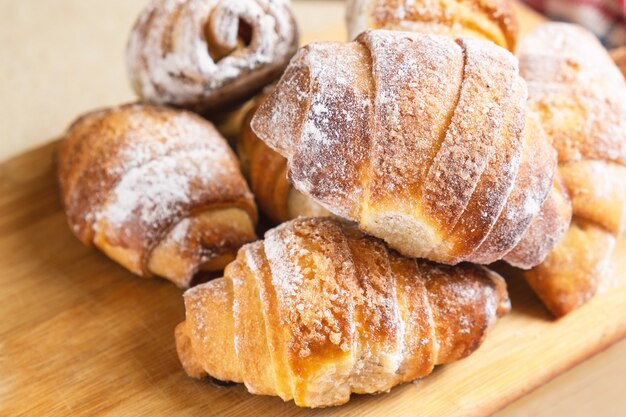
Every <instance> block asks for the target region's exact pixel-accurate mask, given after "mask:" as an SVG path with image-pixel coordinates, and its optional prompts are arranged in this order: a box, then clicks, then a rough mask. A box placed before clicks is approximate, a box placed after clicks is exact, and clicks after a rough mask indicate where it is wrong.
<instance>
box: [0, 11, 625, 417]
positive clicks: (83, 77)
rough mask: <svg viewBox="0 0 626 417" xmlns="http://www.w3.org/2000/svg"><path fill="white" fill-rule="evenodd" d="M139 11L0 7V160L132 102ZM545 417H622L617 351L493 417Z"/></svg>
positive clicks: (621, 360)
mask: <svg viewBox="0 0 626 417" xmlns="http://www.w3.org/2000/svg"><path fill="white" fill-rule="evenodd" d="M145 3H146V0H108V1H106V2H103V1H96V0H20V1H14V0H0V160H4V159H5V158H7V157H9V156H12V155H15V154H18V153H21V152H23V151H24V150H26V149H29V148H33V147H36V146H38V145H41V144H43V143H45V142H48V141H50V140H51V139H52V138H54V137H56V136H58V135H59V134H60V133H61V132H62V131H63V130H64V128H65V126H66V125H67V123H69V122H70V121H71V120H72V119H73V118H74V117H75V116H77V115H78V114H80V113H82V112H84V111H86V110H89V109H92V108H95V107H101V106H106V105H113V104H117V103H120V102H124V101H128V100H131V99H132V98H133V96H132V94H131V92H130V89H129V88H128V84H127V81H126V74H125V70H124V68H125V67H124V61H123V58H124V56H123V51H124V44H125V42H126V36H127V32H128V28H129V27H130V26H131V24H132V22H133V20H134V18H135V16H136V14H137V12H138V11H139V10H140V9H141V7H143V5H144V4H145ZM294 8H295V10H296V14H297V17H298V19H299V22H300V25H301V28H302V31H303V32H306V33H311V32H315V31H317V30H321V29H323V28H324V27H327V26H329V25H332V24H336V23H337V22H338V21H341V20H342V19H343V4H342V2H340V1H331V0H326V1H322V0H318V1H304V0H301V1H297V0H296V1H295V5H294ZM0 319H2V320H6V319H7V318H5V317H2V318H0ZM580 337H585V335H580ZM0 347H1V341H0ZM1 356H2V351H1V349H0V359H1ZM519 366H524V364H519ZM0 378H1V376H0ZM555 415H567V416H572V417H575V416H590V415H594V416H624V415H626V341H622V342H621V343H618V344H616V345H614V346H613V347H611V348H609V349H608V350H606V351H605V352H603V353H601V354H598V355H596V356H595V357H593V358H591V359H589V360H588V361H586V362H585V363H583V364H581V365H579V366H577V367H576V368H574V369H572V370H571V371H569V372H566V373H565V374H562V375H561V376H559V377H557V378H556V379H554V380H553V381H552V382H550V383H548V384H546V385H544V386H543V387H541V388H539V389H538V390H536V391H535V392H533V393H531V394H530V395H528V396H526V397H524V398H522V399H521V400H519V401H517V402H515V403H513V404H511V405H510V406H509V407H507V408H506V409H505V410H503V411H501V412H500V413H499V414H498V416H500V417H505V416H555Z"/></svg>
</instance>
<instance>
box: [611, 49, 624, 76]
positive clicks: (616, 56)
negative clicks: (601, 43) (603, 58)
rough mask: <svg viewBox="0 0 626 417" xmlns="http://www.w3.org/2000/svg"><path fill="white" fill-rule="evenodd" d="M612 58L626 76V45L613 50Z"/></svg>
mask: <svg viewBox="0 0 626 417" xmlns="http://www.w3.org/2000/svg"><path fill="white" fill-rule="evenodd" d="M611 58H613V61H615V64H616V65H617V67H618V68H619V69H620V71H622V74H624V77H626V46H622V47H620V48H616V49H614V50H612V51H611Z"/></svg>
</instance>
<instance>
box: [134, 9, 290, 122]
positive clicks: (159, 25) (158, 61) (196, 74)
mask: <svg viewBox="0 0 626 417" xmlns="http://www.w3.org/2000/svg"><path fill="white" fill-rule="evenodd" d="M297 44H298V31H297V28H296V26H295V21H294V18H293V16H292V14H291V9H290V5H289V0H153V1H152V2H151V3H150V5H149V6H148V7H147V8H146V9H145V10H144V12H143V13H142V14H141V16H140V17H139V19H138V21H137V23H136V25H135V28H134V29H133V31H132V33H131V35H130V39H129V42H128V49H127V63H128V71H129V75H130V78H131V82H132V84H133V87H134V88H135V90H136V91H137V93H138V94H139V95H140V97H142V98H144V99H146V100H148V101H151V102H154V103H159V104H164V103H168V104H174V105H178V106H184V107H190V108H195V109H198V110H224V109H225V108H226V107H228V105H232V104H233V103H236V102H238V101H240V100H245V99H246V98H249V97H250V96H251V95H253V94H254V93H255V92H256V91H257V90H258V89H260V88H261V87H263V85H265V84H267V83H268V82H270V81H271V80H272V79H273V78H275V77H277V76H278V75H279V74H280V72H282V69H283V68H284V67H285V66H286V65H287V63H288V61H289V59H290V58H291V56H292V55H293V54H294V52H295V50H296V48H297Z"/></svg>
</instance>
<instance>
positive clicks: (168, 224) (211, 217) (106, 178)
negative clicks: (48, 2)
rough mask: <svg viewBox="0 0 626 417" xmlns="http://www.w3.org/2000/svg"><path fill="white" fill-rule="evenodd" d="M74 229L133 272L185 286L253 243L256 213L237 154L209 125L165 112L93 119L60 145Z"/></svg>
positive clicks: (121, 111)
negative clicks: (245, 245)
mask: <svg viewBox="0 0 626 417" xmlns="http://www.w3.org/2000/svg"><path fill="white" fill-rule="evenodd" d="M57 158H58V161H57V162H58V168H57V169H58V171H57V174H58V179H59V184H60V188H61V197H62V200H63V204H64V206H65V210H66V213H67V216H68V221H69V223H70V226H71V228H72V230H73V231H74V233H75V234H76V236H77V237H78V238H79V239H80V240H81V241H82V242H83V243H84V244H86V245H88V246H91V245H95V246H96V247H98V248H99V249H101V250H102V251H103V252H104V253H106V254H107V255H108V256H109V257H111V258H112V259H114V260H116V261H117V262H119V263H120V264H122V265H123V266H125V267H126V268H128V269H129V270H130V271H132V272H134V273H135V274H138V275H143V276H149V275H158V276H161V277H165V278H167V279H169V280H171V281H172V282H174V283H175V284H177V285H178V286H180V287H187V286H189V284H190V282H191V280H192V278H193V277H194V274H195V273H196V272H198V271H199V270H219V269H222V268H223V267H224V266H225V265H226V264H227V263H228V262H230V261H231V260H232V259H233V258H234V255H235V254H236V252H237V250H238V249H239V247H241V245H243V244H244V243H247V242H251V241H253V240H255V239H256V236H255V232H254V225H255V222H256V208H255V205H254V201H253V197H252V194H251V193H250V191H249V190H248V187H247V185H246V183H245V181H244V179H243V177H242V175H241V172H240V171H239V166H238V163H237V160H236V158H235V155H234V154H233V153H232V151H231V150H230V148H229V147H228V145H227V144H226V142H225V140H224V139H223V138H222V137H221V136H220V134H219V133H218V132H217V131H216V130H215V128H214V127H213V125H211V123H209V122H207V121H205V120H204V119H202V118H200V117H199V116H196V115H194V114H192V113H188V112H184V111H179V110H171V109H167V108H164V107H155V106H147V105H146V106H144V105H125V106H121V107H116V108H111V109H106V110H101V111H97V112H93V113H89V114H87V115H85V116H83V117H81V118H79V119H78V120H77V121H76V122H74V124H73V125H72V126H71V127H70V128H69V129H68V131H67V133H66V134H65V137H64V138H63V140H62V141H61V143H60V144H59V149H58V155H57Z"/></svg>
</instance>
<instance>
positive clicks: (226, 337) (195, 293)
mask: <svg viewBox="0 0 626 417" xmlns="http://www.w3.org/2000/svg"><path fill="white" fill-rule="evenodd" d="M185 307H186V316H187V317H186V320H185V321H184V322H183V323H181V324H179V325H178V327H177V328H176V347H177V350H178V355H179V357H180V360H181V362H182V364H183V367H184V368H185V370H186V372H187V373H188V374H189V375H190V376H192V377H196V378H201V377H203V376H206V375H211V376H212V377H214V378H217V379H220V380H227V381H234V382H243V383H244V384H246V387H247V388H248V390H249V391H250V392H251V393H254V394H263V395H276V396H279V397H281V398H282V399H283V400H285V401H289V400H292V399H293V400H294V401H295V403H296V404H297V405H299V406H306V407H324V406H330V405H337V404H342V403H345V402H346V401H348V400H349V398H350V394H351V393H359V394H365V393H375V392H383V391H387V390H389V389H390V388H391V387H393V386H394V385H397V384H399V383H402V382H405V381H410V380H413V379H415V378H420V377H424V376H426V375H428V374H430V373H431V372H432V370H433V367H434V366H435V365H437V364H442V363H448V362H452V361H455V360H458V359H460V358H463V357H465V356H467V355H469V354H471V353H472V352H473V351H475V350H476V349H477V348H478V347H479V346H480V344H481V343H482V341H483V340H484V338H485V336H486V334H487V333H488V331H489V330H490V328H491V327H492V326H493V325H494V324H495V322H496V320H497V318H498V317H500V316H502V315H503V314H505V313H506V312H508V311H509V309H510V303H509V299H508V296H507V291H506V284H505V282H504V280H503V279H502V278H501V277H500V276H499V275H497V274H496V273H494V272H491V271H489V270H487V269H485V268H482V267H479V266H474V265H470V264H464V265H462V266H457V267H450V266H442V265H435V264H432V263H429V262H427V261H420V260H418V261H416V260H413V259H408V258H403V257H401V256H399V255H398V254H397V253H396V252H394V251H392V250H389V249H388V248H387V247H386V246H385V244H384V243H383V242H381V241H380V240H378V239H375V238H373V237H370V236H367V235H365V234H363V233H362V232H360V231H359V230H358V229H357V227H356V226H355V225H352V224H349V223H347V222H345V221H341V220H338V219H334V218H330V217H325V218H301V219H297V220H293V221H291V222H288V223H284V224H282V225H281V226H279V227H277V228H276V229H273V230H270V231H269V232H268V233H267V234H266V236H265V240H264V241H259V242H255V243H252V244H249V245H246V246H244V247H243V248H242V249H241V250H240V251H239V254H238V255H237V259H236V261H235V262H233V263H232V264H230V265H229V266H228V267H227V268H226V270H225V271H224V278H220V279H217V280H213V281H211V282H208V283H206V284H203V285H199V286H197V287H195V288H193V289H191V290H189V291H187V292H186V293H185Z"/></svg>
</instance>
